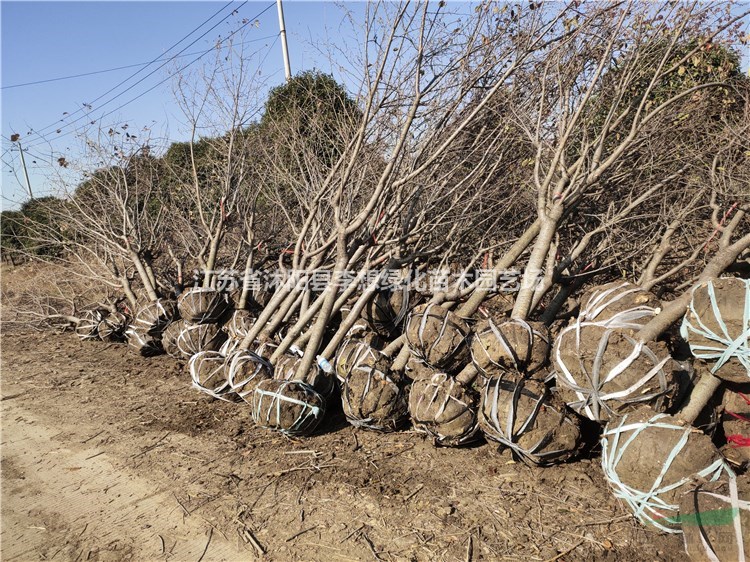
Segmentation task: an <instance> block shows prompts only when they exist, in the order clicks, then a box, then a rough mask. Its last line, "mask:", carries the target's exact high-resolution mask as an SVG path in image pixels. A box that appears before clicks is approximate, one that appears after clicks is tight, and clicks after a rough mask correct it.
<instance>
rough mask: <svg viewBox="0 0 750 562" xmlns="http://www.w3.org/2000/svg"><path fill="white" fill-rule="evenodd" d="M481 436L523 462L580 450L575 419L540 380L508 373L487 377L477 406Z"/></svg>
mask: <svg viewBox="0 0 750 562" xmlns="http://www.w3.org/2000/svg"><path fill="white" fill-rule="evenodd" d="M478 421H479V427H480V428H481V430H482V432H483V433H484V435H485V437H487V438H488V439H491V440H492V441H496V442H497V443H500V444H501V445H502V446H504V447H507V448H509V449H510V450H511V452H512V453H513V457H514V458H515V459H517V460H521V461H523V462H525V463H527V464H531V465H539V466H545V465H550V464H554V463H559V462H563V461H566V460H568V459H570V458H571V457H573V456H574V455H575V454H576V453H577V452H578V450H579V449H580V446H581V443H582V440H581V427H580V421H579V418H578V417H577V416H576V415H575V414H571V413H569V412H568V411H567V409H566V407H565V402H563V401H562V399H560V398H559V397H558V396H557V395H555V394H554V393H553V392H552V391H551V390H550V389H549V388H548V387H547V386H546V385H545V384H544V383H542V382H539V381H535V380H531V379H524V378H522V377H520V376H517V375H516V376H513V375H508V376H506V377H496V378H492V379H489V380H488V381H487V382H486V384H485V385H484V388H483V389H482V395H481V399H480V405H479V414H478Z"/></svg>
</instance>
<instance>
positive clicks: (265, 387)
mask: <svg viewBox="0 0 750 562" xmlns="http://www.w3.org/2000/svg"><path fill="white" fill-rule="evenodd" d="M252 413H253V420H254V421H255V423H257V424H258V425H260V426H261V427H265V428H268V429H272V430H275V431H280V432H281V433H283V434H285V435H289V436H298V435H309V434H311V433H312V432H313V431H315V428H316V427H318V424H319V423H320V421H321V420H322V419H323V416H324V415H325V398H323V396H321V395H320V394H319V393H318V392H316V391H315V389H314V388H313V387H311V386H310V385H309V384H307V383H304V382H300V381H294V380H291V381H284V380H278V379H268V380H263V381H261V382H260V383H258V386H256V387H255V390H254V391H253V407H252Z"/></svg>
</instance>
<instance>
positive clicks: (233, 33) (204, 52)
mask: <svg viewBox="0 0 750 562" xmlns="http://www.w3.org/2000/svg"><path fill="white" fill-rule="evenodd" d="M246 3H247V2H244V3H243V5H244V4H246ZM273 6H274V3H271V4H269V5H268V6H267V7H266V8H265V9H264V10H262V11H261V12H259V13H258V14H257V15H255V16H253V17H251V18H248V19H247V22H246V23H244V24H243V25H242V26H240V27H238V28H237V29H236V30H234V31H233V32H231V33H230V34H229V35H228V36H227V37H226V38H225V39H223V40H222V42H224V41H227V40H228V39H230V38H232V37H233V36H234V35H236V34H237V33H239V32H240V31H242V29H244V28H245V27H247V26H248V25H250V24H251V23H253V21H255V20H256V19H257V18H259V17H260V16H262V15H263V14H264V13H265V12H267V11H268V10H269V9H271V8H272V7H273ZM240 7H241V6H240ZM217 25H218V24H217ZM214 27H215V26H214ZM210 31H211V30H209V31H207V32H206V34H207V33H209V32H210ZM204 35H205V34H204ZM274 36H275V37H276V38H277V40H278V34H275V35H271V36H269V37H274ZM198 39H200V37H199V38H198ZM198 39H196V41H198ZM191 45H192V43H191ZM274 45H275V41H274ZM189 46H190V45H189ZM215 48H216V47H215V46H212V47H211V48H209V49H206V50H205V51H203V52H201V54H199V55H198V56H197V57H196V58H194V59H193V60H192V61H190V62H189V63H187V64H186V65H184V66H182V67H180V68H178V69H177V70H176V72H178V73H179V72H182V71H183V70H185V69H186V68H188V67H189V66H191V65H192V64H194V63H195V62H197V61H198V60H199V59H201V58H202V57H204V56H206V55H207V54H208V53H210V52H212V51H214V49H215ZM178 54H179V53H178ZM173 58H174V57H172V59H173ZM172 59H170V60H172ZM165 65H166V63H165V64H164V65H161V66H160V67H159V68H162V67H163V66H165ZM159 68H157V69H156V70H154V71H152V72H151V73H149V74H148V75H147V76H145V77H144V78H142V79H141V80H139V81H138V82H136V83H135V84H133V85H132V86H130V87H129V88H127V89H125V90H123V91H122V92H120V93H119V94H118V95H117V96H114V97H113V98H111V99H109V100H108V101H106V102H104V103H102V104H101V106H99V107H97V108H96V110H97V111H98V110H100V109H102V108H103V107H104V106H105V105H107V104H109V103H111V102H112V101H114V100H115V99H117V98H118V97H120V96H122V95H123V94H124V93H125V92H127V91H129V90H131V89H132V88H133V87H134V86H136V85H138V84H139V83H141V82H142V81H143V80H145V79H146V78H148V77H149V76H151V75H152V74H154V73H155V72H156V71H157V70H159ZM171 78H172V76H167V77H166V78H165V79H163V80H161V81H159V82H157V83H156V84H154V85H153V86H152V87H150V88H148V89H147V90H145V91H143V92H141V93H140V94H138V95H137V96H135V97H134V98H132V99H130V100H128V101H127V102H125V103H123V104H121V105H119V106H118V107H116V108H115V109H113V110H111V111H108V112H107V113H105V114H104V115H102V116H100V117H99V119H103V118H105V117H107V116H109V115H112V114H113V113H115V112H116V111H118V110H120V109H122V108H123V107H125V106H126V105H129V104H131V103H133V102H134V101H136V100H137V99H139V98H141V97H143V96H144V95H146V94H148V93H149V92H151V91H153V90H154V89H156V88H157V87H159V86H160V85H162V84H163V83H165V82H167V81H168V80H170V79H171ZM92 111H94V110H92ZM84 117H86V116H81V117H79V118H77V119H76V120H74V121H71V122H70V123H66V124H65V125H63V126H62V127H60V128H59V129H58V131H60V130H61V129H63V128H66V127H69V126H71V125H74V124H75V123H77V122H78V121H80V120H81V119H83V118H84ZM72 132H73V131H69V132H66V133H62V134H60V135H59V136H57V137H54V138H52V139H41V140H40V142H38V143H36V144H31V148H34V147H36V146H39V145H41V144H42V143H44V142H47V143H51V142H54V141H56V140H59V139H61V138H63V137H66V136H68V135H70V134H71V133H72ZM37 134H38V133H37Z"/></svg>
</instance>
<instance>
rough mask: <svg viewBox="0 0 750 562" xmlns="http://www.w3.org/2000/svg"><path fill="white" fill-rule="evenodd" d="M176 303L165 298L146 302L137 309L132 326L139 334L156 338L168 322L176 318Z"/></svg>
mask: <svg viewBox="0 0 750 562" xmlns="http://www.w3.org/2000/svg"><path fill="white" fill-rule="evenodd" d="M177 314H178V313H177V303H175V301H171V300H167V299H157V300H155V301H151V302H147V303H146V304H144V305H143V306H141V307H140V308H139V309H138V312H136V314H135V318H134V320H133V326H134V327H135V329H136V330H138V331H139V332H140V333H141V334H144V335H147V336H151V337H155V338H158V337H160V336H161V333H162V332H163V331H164V330H165V329H166V327H167V326H169V324H170V323H171V322H172V321H173V320H175V319H176V318H177Z"/></svg>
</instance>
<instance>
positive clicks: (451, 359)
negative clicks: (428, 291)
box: [406, 303, 469, 373]
mask: <svg viewBox="0 0 750 562" xmlns="http://www.w3.org/2000/svg"><path fill="white" fill-rule="evenodd" d="M468 335H469V326H468V324H467V323H466V321H465V320H464V319H463V318H461V317H460V316H458V315H457V314H456V313H455V312H453V311H451V310H448V309H447V308H444V307H442V306H440V305H438V304H433V303H428V304H423V305H419V306H417V307H416V308H415V309H414V310H413V311H412V312H411V314H410V315H409V319H408V320H407V324H406V341H407V343H408V344H409V349H410V350H411V352H412V354H414V355H415V356H416V357H417V358H419V359H421V360H422V361H424V362H425V363H427V364H428V365H430V366H431V367H434V368H436V369H440V370H443V371H446V372H449V373H450V372H454V371H458V370H460V369H461V368H463V366H464V365H465V363H466V362H467V360H468V359H469V347H468V345H467V342H466V338H467V336H468Z"/></svg>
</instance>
